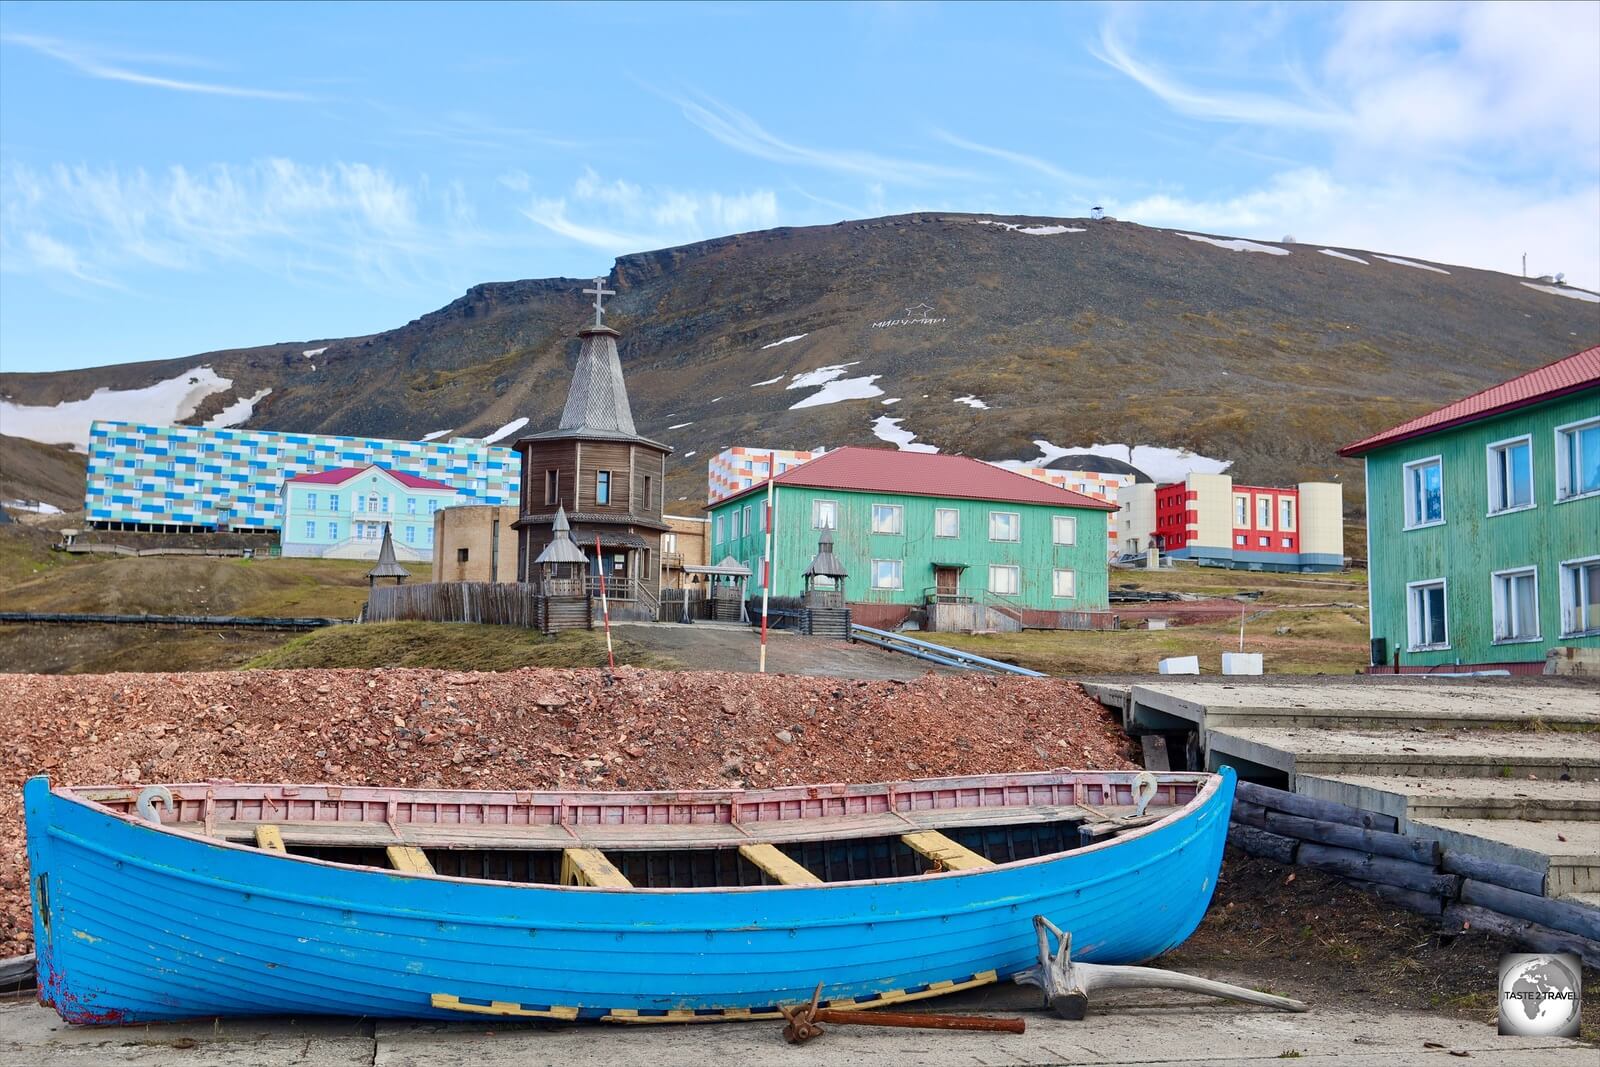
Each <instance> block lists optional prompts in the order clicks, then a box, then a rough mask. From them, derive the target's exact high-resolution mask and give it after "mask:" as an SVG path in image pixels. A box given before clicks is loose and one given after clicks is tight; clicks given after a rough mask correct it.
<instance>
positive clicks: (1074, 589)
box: [1050, 567, 1078, 600]
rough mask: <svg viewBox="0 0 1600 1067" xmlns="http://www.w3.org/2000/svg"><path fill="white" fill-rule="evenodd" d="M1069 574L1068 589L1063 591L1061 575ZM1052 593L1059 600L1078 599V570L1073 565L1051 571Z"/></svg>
mask: <svg viewBox="0 0 1600 1067" xmlns="http://www.w3.org/2000/svg"><path fill="white" fill-rule="evenodd" d="M1063 574H1064V575H1066V576H1067V591H1066V592H1065V593H1063V592H1062V591H1061V576H1062V575H1063ZM1050 593H1051V595H1053V596H1054V597H1055V598H1056V599H1057V600H1076V599H1078V572H1077V571H1075V570H1073V569H1072V568H1071V567H1057V568H1055V569H1054V570H1053V571H1052V572H1051V573H1050Z"/></svg>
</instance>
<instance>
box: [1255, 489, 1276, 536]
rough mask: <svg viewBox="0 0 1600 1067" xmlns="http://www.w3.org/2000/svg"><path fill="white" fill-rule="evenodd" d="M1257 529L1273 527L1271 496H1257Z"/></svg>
mask: <svg viewBox="0 0 1600 1067" xmlns="http://www.w3.org/2000/svg"><path fill="white" fill-rule="evenodd" d="M1256 529H1258V530H1270V529H1272V498H1271V497H1270V496H1258V497H1256Z"/></svg>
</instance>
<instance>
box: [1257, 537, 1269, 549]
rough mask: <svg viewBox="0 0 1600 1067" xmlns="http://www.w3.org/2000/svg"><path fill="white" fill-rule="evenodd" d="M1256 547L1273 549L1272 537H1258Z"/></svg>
mask: <svg viewBox="0 0 1600 1067" xmlns="http://www.w3.org/2000/svg"><path fill="white" fill-rule="evenodd" d="M1256 545H1257V546H1258V547H1260V548H1271V547H1272V538H1270V537H1258V538H1256Z"/></svg>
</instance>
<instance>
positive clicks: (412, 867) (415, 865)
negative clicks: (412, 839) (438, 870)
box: [385, 845, 433, 874]
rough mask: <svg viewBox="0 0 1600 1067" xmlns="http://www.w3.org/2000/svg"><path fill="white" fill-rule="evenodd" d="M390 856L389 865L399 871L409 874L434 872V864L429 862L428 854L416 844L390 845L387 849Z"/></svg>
mask: <svg viewBox="0 0 1600 1067" xmlns="http://www.w3.org/2000/svg"><path fill="white" fill-rule="evenodd" d="M385 851H386V852H387V853H388V856H389V866H391V867H393V868H394V869H395V870H397V871H404V872H405V873H407V874H432V873H433V864H431V863H429V862H428V857H427V855H426V854H425V853H424V852H423V851H422V850H421V849H420V848H417V847H416V846H415V845H390V846H389V847H388V848H387V849H386V850H385Z"/></svg>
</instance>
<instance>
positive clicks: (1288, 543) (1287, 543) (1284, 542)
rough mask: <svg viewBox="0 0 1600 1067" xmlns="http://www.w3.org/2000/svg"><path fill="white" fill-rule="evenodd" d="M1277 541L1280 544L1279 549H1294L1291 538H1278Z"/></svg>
mask: <svg viewBox="0 0 1600 1067" xmlns="http://www.w3.org/2000/svg"><path fill="white" fill-rule="evenodd" d="M1279 541H1280V542H1281V545H1280V547H1282V548H1293V547H1294V538H1292V537H1283V538H1279Z"/></svg>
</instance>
